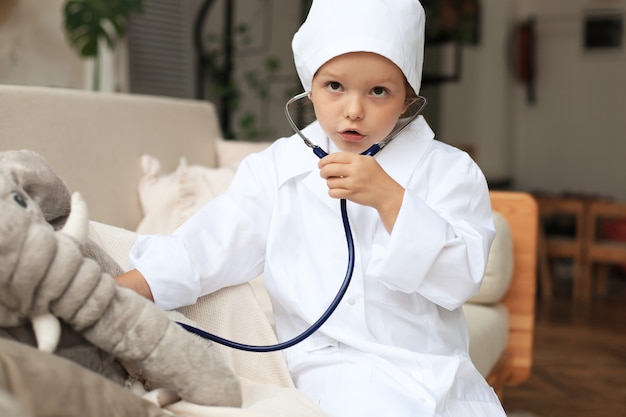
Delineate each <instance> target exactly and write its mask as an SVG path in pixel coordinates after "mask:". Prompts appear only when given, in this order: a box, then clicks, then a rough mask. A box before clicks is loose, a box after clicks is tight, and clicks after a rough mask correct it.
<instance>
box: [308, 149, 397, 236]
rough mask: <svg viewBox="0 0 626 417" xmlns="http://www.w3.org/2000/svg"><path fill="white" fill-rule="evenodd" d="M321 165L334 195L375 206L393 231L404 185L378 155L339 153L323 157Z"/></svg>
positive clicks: (387, 226) (321, 170)
mask: <svg viewBox="0 0 626 417" xmlns="http://www.w3.org/2000/svg"><path fill="white" fill-rule="evenodd" d="M318 167H319V168H320V176H321V177H322V178H324V179H325V180H326V184H327V185H328V194H329V195H330V196H331V197H333V198H345V199H346V200H350V201H352V202H354V203H357V204H361V205H365V206H370V207H373V208H375V209H376V210H377V211H378V213H379V215H380V217H381V219H382V221H383V223H384V225H385V228H386V229H387V231H389V232H391V229H392V228H393V225H394V223H395V221H396V217H397V216H398V212H399V211H400V206H401V205H402V199H403V197H404V188H403V187H402V186H401V185H400V184H398V183H397V182H396V181H395V180H394V179H393V178H391V177H390V176H389V174H387V173H386V172H385V170H384V169H383V168H382V167H381V166H380V165H379V164H378V162H377V161H376V159H375V158H372V157H371V156H366V155H359V154H354V153H349V152H337V153H333V154H330V155H328V156H325V157H324V158H322V159H321V160H320V162H319V163H318Z"/></svg>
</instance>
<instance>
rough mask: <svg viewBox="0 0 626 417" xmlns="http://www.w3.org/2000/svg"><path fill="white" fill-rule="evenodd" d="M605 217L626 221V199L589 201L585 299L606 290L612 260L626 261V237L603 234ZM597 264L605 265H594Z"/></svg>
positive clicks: (613, 262)
mask: <svg viewBox="0 0 626 417" xmlns="http://www.w3.org/2000/svg"><path fill="white" fill-rule="evenodd" d="M603 220H623V221H626V202H615V201H605V200H595V201H592V202H591V203H589V208H588V211H587V220H586V227H587V231H586V235H587V242H586V256H585V262H584V277H585V280H584V283H583V291H584V295H585V300H590V299H591V297H592V295H593V294H594V293H599V294H606V291H607V274H606V266H607V265H608V264H626V241H624V240H616V239H612V238H611V237H610V236H606V234H603V233H602V230H601V229H600V226H601V221H603ZM596 266H600V267H602V268H599V269H598V268H594V267H596ZM594 278H596V279H595V283H594V282H593V281H594ZM593 284H595V286H593Z"/></svg>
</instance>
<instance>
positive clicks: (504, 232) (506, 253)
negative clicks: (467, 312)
mask: <svg viewBox="0 0 626 417" xmlns="http://www.w3.org/2000/svg"><path fill="white" fill-rule="evenodd" d="M493 223H494V225H495V227H496V237H495V239H494V240H493V243H492V244H491V251H490V252H489V259H488V261H487V269H486V270H485V276H484V278H483V283H482V285H481V286H480V292H479V293H478V294H476V295H475V296H473V297H472V298H471V299H470V300H469V302H471V303H481V304H494V303H497V302H499V301H500V300H502V297H504V294H506V292H507V290H508V289H509V285H511V280H512V279H513V237H512V236H511V228H510V227H509V223H508V222H507V221H506V219H505V218H504V216H503V215H502V214H500V213H498V212H494V213H493Z"/></svg>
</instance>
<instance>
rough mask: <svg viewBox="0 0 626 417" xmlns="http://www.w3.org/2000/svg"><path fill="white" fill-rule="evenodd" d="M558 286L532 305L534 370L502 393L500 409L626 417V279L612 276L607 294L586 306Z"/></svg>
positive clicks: (559, 416)
mask: <svg viewBox="0 0 626 417" xmlns="http://www.w3.org/2000/svg"><path fill="white" fill-rule="evenodd" d="M560 284H561V285H560V288H561V291H560V292H559V291H557V292H556V295H555V297H554V298H553V299H552V300H550V301H546V300H541V299H538V301H537V316H536V328H535V330H536V331H535V341H534V358H533V359H534V363H533V371H532V374H531V376H530V378H529V379H528V381H527V382H526V383H524V384H523V385H521V386H519V387H515V388H507V389H506V390H505V393H504V400H503V404H504V407H505V409H506V410H507V412H511V413H512V412H516V414H517V413H520V414H522V415H523V413H524V412H525V413H528V415H531V416H540V417H604V416H607V417H609V416H610V417H619V416H623V417H626V274H625V273H622V272H619V273H615V274H613V276H612V278H611V280H610V286H609V291H608V294H607V295H606V296H602V297H596V298H594V300H593V301H592V302H591V303H589V304H581V303H576V302H572V301H571V297H570V294H569V293H568V291H567V289H566V288H567V286H568V285H569V281H564V282H561V283H560ZM557 288H559V287H558V286H557ZM564 288H565V290H563V289H564Z"/></svg>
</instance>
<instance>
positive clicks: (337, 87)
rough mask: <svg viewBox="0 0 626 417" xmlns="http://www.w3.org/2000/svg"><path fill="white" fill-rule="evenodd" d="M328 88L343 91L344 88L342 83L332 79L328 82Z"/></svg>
mask: <svg viewBox="0 0 626 417" xmlns="http://www.w3.org/2000/svg"><path fill="white" fill-rule="evenodd" d="M326 88H327V89H328V91H342V89H343V87H342V85H341V83H339V82H337V81H330V82H329V83H328V84H326Z"/></svg>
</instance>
